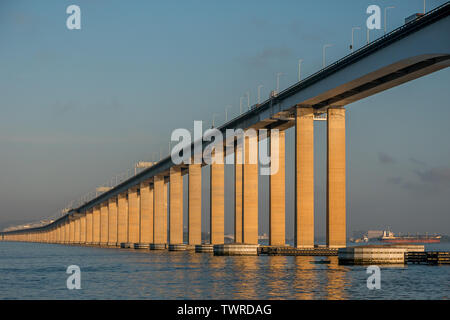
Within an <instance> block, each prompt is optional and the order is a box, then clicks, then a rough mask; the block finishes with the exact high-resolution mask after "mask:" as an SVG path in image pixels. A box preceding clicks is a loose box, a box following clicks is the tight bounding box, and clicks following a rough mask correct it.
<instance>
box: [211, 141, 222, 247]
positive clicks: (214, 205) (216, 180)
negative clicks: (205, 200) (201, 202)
mask: <svg viewBox="0 0 450 320" xmlns="http://www.w3.org/2000/svg"><path fill="white" fill-rule="evenodd" d="M212 159H213V163H212V164H210V166H209V167H210V168H209V169H210V233H211V237H210V243H211V244H222V243H224V234H225V225H224V219H225V167H224V164H223V146H221V147H218V148H216V149H215V151H214V154H213V156H212Z"/></svg>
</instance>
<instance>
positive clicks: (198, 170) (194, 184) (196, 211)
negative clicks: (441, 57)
mask: <svg viewBox="0 0 450 320" xmlns="http://www.w3.org/2000/svg"><path fill="white" fill-rule="evenodd" d="M188 170H189V171H188V174H189V182H188V183H189V186H188V193H189V196H188V202H189V203H188V234H189V245H197V244H201V243H202V192H201V191H202V166H201V164H190V165H189V169H188Z"/></svg>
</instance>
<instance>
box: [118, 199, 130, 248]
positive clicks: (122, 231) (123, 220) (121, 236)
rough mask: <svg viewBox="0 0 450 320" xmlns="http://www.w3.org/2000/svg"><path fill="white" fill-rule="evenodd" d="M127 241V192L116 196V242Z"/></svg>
mask: <svg viewBox="0 0 450 320" xmlns="http://www.w3.org/2000/svg"><path fill="white" fill-rule="evenodd" d="M126 242H128V194H127V193H121V194H119V195H118V196H117V243H119V244H120V243H126Z"/></svg>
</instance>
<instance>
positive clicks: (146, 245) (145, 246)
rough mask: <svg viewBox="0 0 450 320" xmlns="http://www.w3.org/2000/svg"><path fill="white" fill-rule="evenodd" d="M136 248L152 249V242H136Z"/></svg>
mask: <svg viewBox="0 0 450 320" xmlns="http://www.w3.org/2000/svg"><path fill="white" fill-rule="evenodd" d="M134 248H135V249H147V250H149V249H150V243H135V244H134Z"/></svg>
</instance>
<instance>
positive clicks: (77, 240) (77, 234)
mask: <svg viewBox="0 0 450 320" xmlns="http://www.w3.org/2000/svg"><path fill="white" fill-rule="evenodd" d="M74 222H75V228H74V232H75V235H74V243H78V244H79V243H80V222H81V221H80V218H77V219H76V220H75V221H74Z"/></svg>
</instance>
